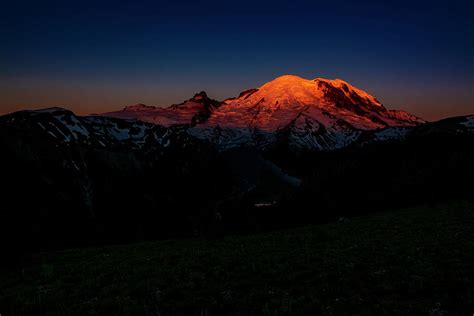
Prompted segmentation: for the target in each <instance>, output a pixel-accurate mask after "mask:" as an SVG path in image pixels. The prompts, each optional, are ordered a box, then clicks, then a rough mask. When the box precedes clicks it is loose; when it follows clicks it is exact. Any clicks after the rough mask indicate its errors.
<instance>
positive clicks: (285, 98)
mask: <svg viewBox="0 0 474 316" xmlns="http://www.w3.org/2000/svg"><path fill="white" fill-rule="evenodd" d="M104 115H106V116H113V117H122V118H123V117H126V118H136V119H139V120H142V121H146V122H153V123H156V124H162V125H166V126H171V125H178V124H188V125H189V126H190V128H189V130H188V132H189V133H190V134H191V135H194V136H196V137H197V138H200V139H204V140H208V141H211V142H212V143H214V144H215V145H216V146H217V147H218V148H219V149H221V150H227V149H231V148H236V147H240V146H242V145H245V146H249V145H250V146H256V147H258V148H262V149H264V148H266V147H268V146H271V145H272V144H275V143H281V142H285V143H287V145H288V146H290V147H293V148H297V149H302V148H304V149H314V150H332V149H337V148H342V147H345V146H347V145H350V144H351V143H353V142H355V141H356V140H357V139H358V138H359V136H360V135H361V134H362V133H363V131H373V130H380V129H384V128H388V127H395V128H401V129H403V128H405V127H412V126H416V125H419V124H422V123H424V121H423V120H422V119H420V118H418V117H416V116H414V115H411V114H409V113H407V112H404V111H395V110H388V109H386V108H385V107H384V106H383V105H382V104H381V103H380V102H379V101H378V100H377V99H376V98H375V97H373V96H372V95H370V94H368V93H367V92H365V91H363V90H361V89H358V88H356V87H354V86H352V85H350V84H349V83H347V82H345V81H343V80H341V79H335V80H328V79H323V78H316V79H314V80H307V79H303V78H301V77H298V76H294V75H285V76H281V77H278V78H276V79H274V80H272V81H270V82H268V83H266V84H264V85H263V86H261V87H259V88H255V89H250V90H246V91H244V92H242V93H241V94H240V95H239V96H238V97H237V98H229V99H226V100H224V101H222V102H218V101H215V100H211V99H209V98H208V97H207V95H206V94H205V93H203V92H201V93H200V94H197V95H195V96H194V97H193V98H192V99H190V100H188V101H186V102H184V103H182V104H181V105H172V106H170V107H168V108H155V107H148V106H143V105H139V106H133V107H126V108H125V109H123V110H122V111H118V112H110V113H105V114H104Z"/></svg>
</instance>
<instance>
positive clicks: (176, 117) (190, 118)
mask: <svg viewBox="0 0 474 316" xmlns="http://www.w3.org/2000/svg"><path fill="white" fill-rule="evenodd" d="M220 105H221V102H219V101H216V100H213V99H210V98H209V97H208V96H207V94H206V92H204V91H201V92H199V93H197V94H195V95H194V97H192V98H191V99H189V100H187V101H185V102H183V103H180V104H173V105H171V106H169V107H167V108H159V107H154V106H148V105H144V104H137V105H132V106H127V107H125V108H124V109H123V110H121V111H116V112H108V113H104V114H103V115H104V116H109V117H116V118H124V119H137V120H140V121H143V122H148V123H153V124H158V125H163V126H173V125H186V124H191V125H195V124H199V123H203V122H205V121H206V120H207V119H208V118H209V116H210V115H211V113H212V112H213V111H214V110H215V109H217V108H218V107H219V106H220Z"/></svg>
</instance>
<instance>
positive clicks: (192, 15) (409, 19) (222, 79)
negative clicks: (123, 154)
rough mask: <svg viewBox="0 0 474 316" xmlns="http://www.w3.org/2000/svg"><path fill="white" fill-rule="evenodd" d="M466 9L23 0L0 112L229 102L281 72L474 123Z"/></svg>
mask: <svg viewBox="0 0 474 316" xmlns="http://www.w3.org/2000/svg"><path fill="white" fill-rule="evenodd" d="M473 12H474V5H473V4H470V3H469V1H443V2H439V3H437V2H436V1H422V2H420V1H395V2H393V3H390V2H389V1H377V2H369V1H358V2H357V4H355V1H345V0H338V1H321V2H319V1H316V0H313V1H298V0H293V1H278V0H275V1H272V2H259V1H255V0H254V1H219V2H217V1H216V2H211V1H207V2H202V1H201V2H198V1H192V2H191V1H189V2H187V1H176V0H175V1H156V0H155V1H88V0H84V1H64V0H63V1H48V0H45V1H31V2H30V1H14V2H12V3H2V4H1V10H0V40H1V42H2V44H1V48H0V114H4V113H9V112H12V111H16V110H20V109H33V108H44V107H50V106H60V107H64V108H68V109H71V110H73V111H74V112H76V113H77V114H90V113H102V112H107V111H112V110H117V109H120V108H123V107H125V106H127V105H133V104H137V103H144V104H147V105H155V106H168V105H171V104H175V103H180V102H182V101H184V100H186V99H189V98H191V97H192V96H193V95H194V94H195V93H197V92H199V91H201V90H204V91H206V92H207V93H208V95H209V96H210V97H212V98H215V99H218V100H223V99H225V98H228V97H232V96H236V95H238V94H239V92H241V91H243V90H246V89H249V88H254V87H258V86H260V85H262V84H264V83H265V82H268V81H270V80H272V79H274V78H275V77H278V76H280V75H284V74H295V75H299V76H301V77H304V78H307V79H312V78H316V77H324V78H329V79H335V78H340V79H343V80H345V81H348V82H349V83H351V84H352V85H355V86H357V87H359V88H361V89H363V90H366V91H368V92H369V93H371V94H372V95H374V96H375V97H377V98H378V99H379V100H380V101H381V102H382V103H383V104H384V105H385V106H386V107H387V108H389V109H403V110H406V111H409V112H411V113H413V114H415V115H418V116H420V117H423V118H425V119H427V120H436V119H440V118H443V117H448V116H455V115H465V114H474V18H473V17H474V13H473Z"/></svg>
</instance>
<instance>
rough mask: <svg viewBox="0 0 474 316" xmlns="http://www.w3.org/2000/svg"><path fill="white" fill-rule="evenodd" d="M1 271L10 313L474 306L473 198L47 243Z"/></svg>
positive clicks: (0, 286)
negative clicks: (179, 233)
mask: <svg viewBox="0 0 474 316" xmlns="http://www.w3.org/2000/svg"><path fill="white" fill-rule="evenodd" d="M0 276H1V278H0V313H1V314H2V315H24V314H29V315H66V314H75V315H105V314H107V315H175V314H179V315H183V314H186V315H187V314H191V315H226V314H231V315H306V314H311V315H315V314H316V315H317V314H322V315H394V314H397V315H472V314H473V313H474V204H473V203H472V202H458V203H451V204H446V205H443V206H437V207H435V208H429V207H420V208H411V209H404V210H399V211H394V212H390V213H383V214H382V213H380V214H375V215H370V216H366V217H360V218H353V219H350V220H342V221H339V222H338V223H332V224H326V225H321V226H310V227H306V228H300V229H294V230H286V231H280V232H273V233H266V234H259V235H252V236H234V237H225V238H222V239H216V240H203V239H191V240H176V241H175V240H170V241H159V242H153V243H151V242H150V243H141V244H133V245H124V246H113V247H102V248H88V249H82V250H80V249H74V250H67V251H61V252H51V253H41V254H37V255H33V256H29V257H27V258H24V259H23V262H22V263H21V266H20V267H18V268H17V269H15V270H14V271H12V270H11V269H9V270H8V271H7V270H4V271H2V272H1V275H0Z"/></svg>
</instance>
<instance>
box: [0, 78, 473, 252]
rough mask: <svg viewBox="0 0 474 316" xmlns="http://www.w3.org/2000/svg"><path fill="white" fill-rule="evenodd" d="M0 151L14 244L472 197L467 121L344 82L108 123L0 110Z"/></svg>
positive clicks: (0, 225)
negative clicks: (397, 107) (412, 109)
mask: <svg viewBox="0 0 474 316" xmlns="http://www.w3.org/2000/svg"><path fill="white" fill-rule="evenodd" d="M0 148H1V151H2V154H1V155H0V174H1V175H2V177H1V179H0V192H2V199H1V201H0V207H1V210H2V211H1V212H0V232H1V234H4V235H2V236H0V240H2V241H4V243H5V245H4V246H5V247H10V246H11V248H13V249H50V248H55V247H71V246H77V245H84V244H103V243H107V242H126V241H134V240H147V239H156V238H167V237H177V236H196V235H201V236H203V235H204V236H215V235H216V234H220V233H223V232H225V233H227V232H239V233H240V232H242V231H261V230H265V229H274V228H284V227H288V226H290V225H301V224H307V223H318V222H322V221H327V220H334V218H337V217H338V216H347V215H353V214H362V213H366V212H368V211H370V210H377V211H383V210H385V209H388V208H390V207H394V206H396V205H398V206H405V205H413V204H417V203H426V202H427V201H428V202H430V203H431V202H433V203H435V202H437V201H441V200H443V199H463V198H474V197H473V196H472V192H474V191H473V190H472V183H474V165H473V162H474V116H464V117H453V118H448V119H444V120H441V121H438V122H430V123H423V121H422V120H420V119H418V118H416V117H414V116H412V115H410V114H407V113H405V112H401V111H392V110H387V109H386V108H385V107H383V105H382V104H381V103H380V102H379V101H377V100H376V99H375V98H374V97H372V96H370V95H369V94H367V93H365V92H363V91H362V90H360V89H357V88H355V87H353V86H350V85H349V84H348V83H345V82H343V81H342V80H325V79H315V80H305V79H302V78H299V77H295V76H283V77H280V78H277V79H275V80H273V81H271V82H269V83H267V84H265V85H263V86H262V87H260V88H258V89H252V90H248V91H244V92H242V93H241V94H240V95H239V96H238V97H237V98H233V99H227V100H224V101H222V102H219V101H216V100H212V99H210V98H209V97H208V96H207V95H206V94H205V93H204V92H200V93H198V94H196V95H195V96H194V97H193V98H192V99H190V100H188V101H186V102H183V103H181V104H176V105H172V106H171V107H169V108H165V109H162V108H155V107H148V106H145V105H136V106H132V107H127V108H125V109H124V110H122V111H118V112H113V113H109V114H107V115H94V116H77V115H75V114H74V113H73V112H71V111H68V110H65V109H62V108H49V109H43V110H36V111H19V112H15V113H11V114H8V115H4V116H0ZM12 236H14V237H12ZM12 238H13V239H14V242H11V240H12Z"/></svg>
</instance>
